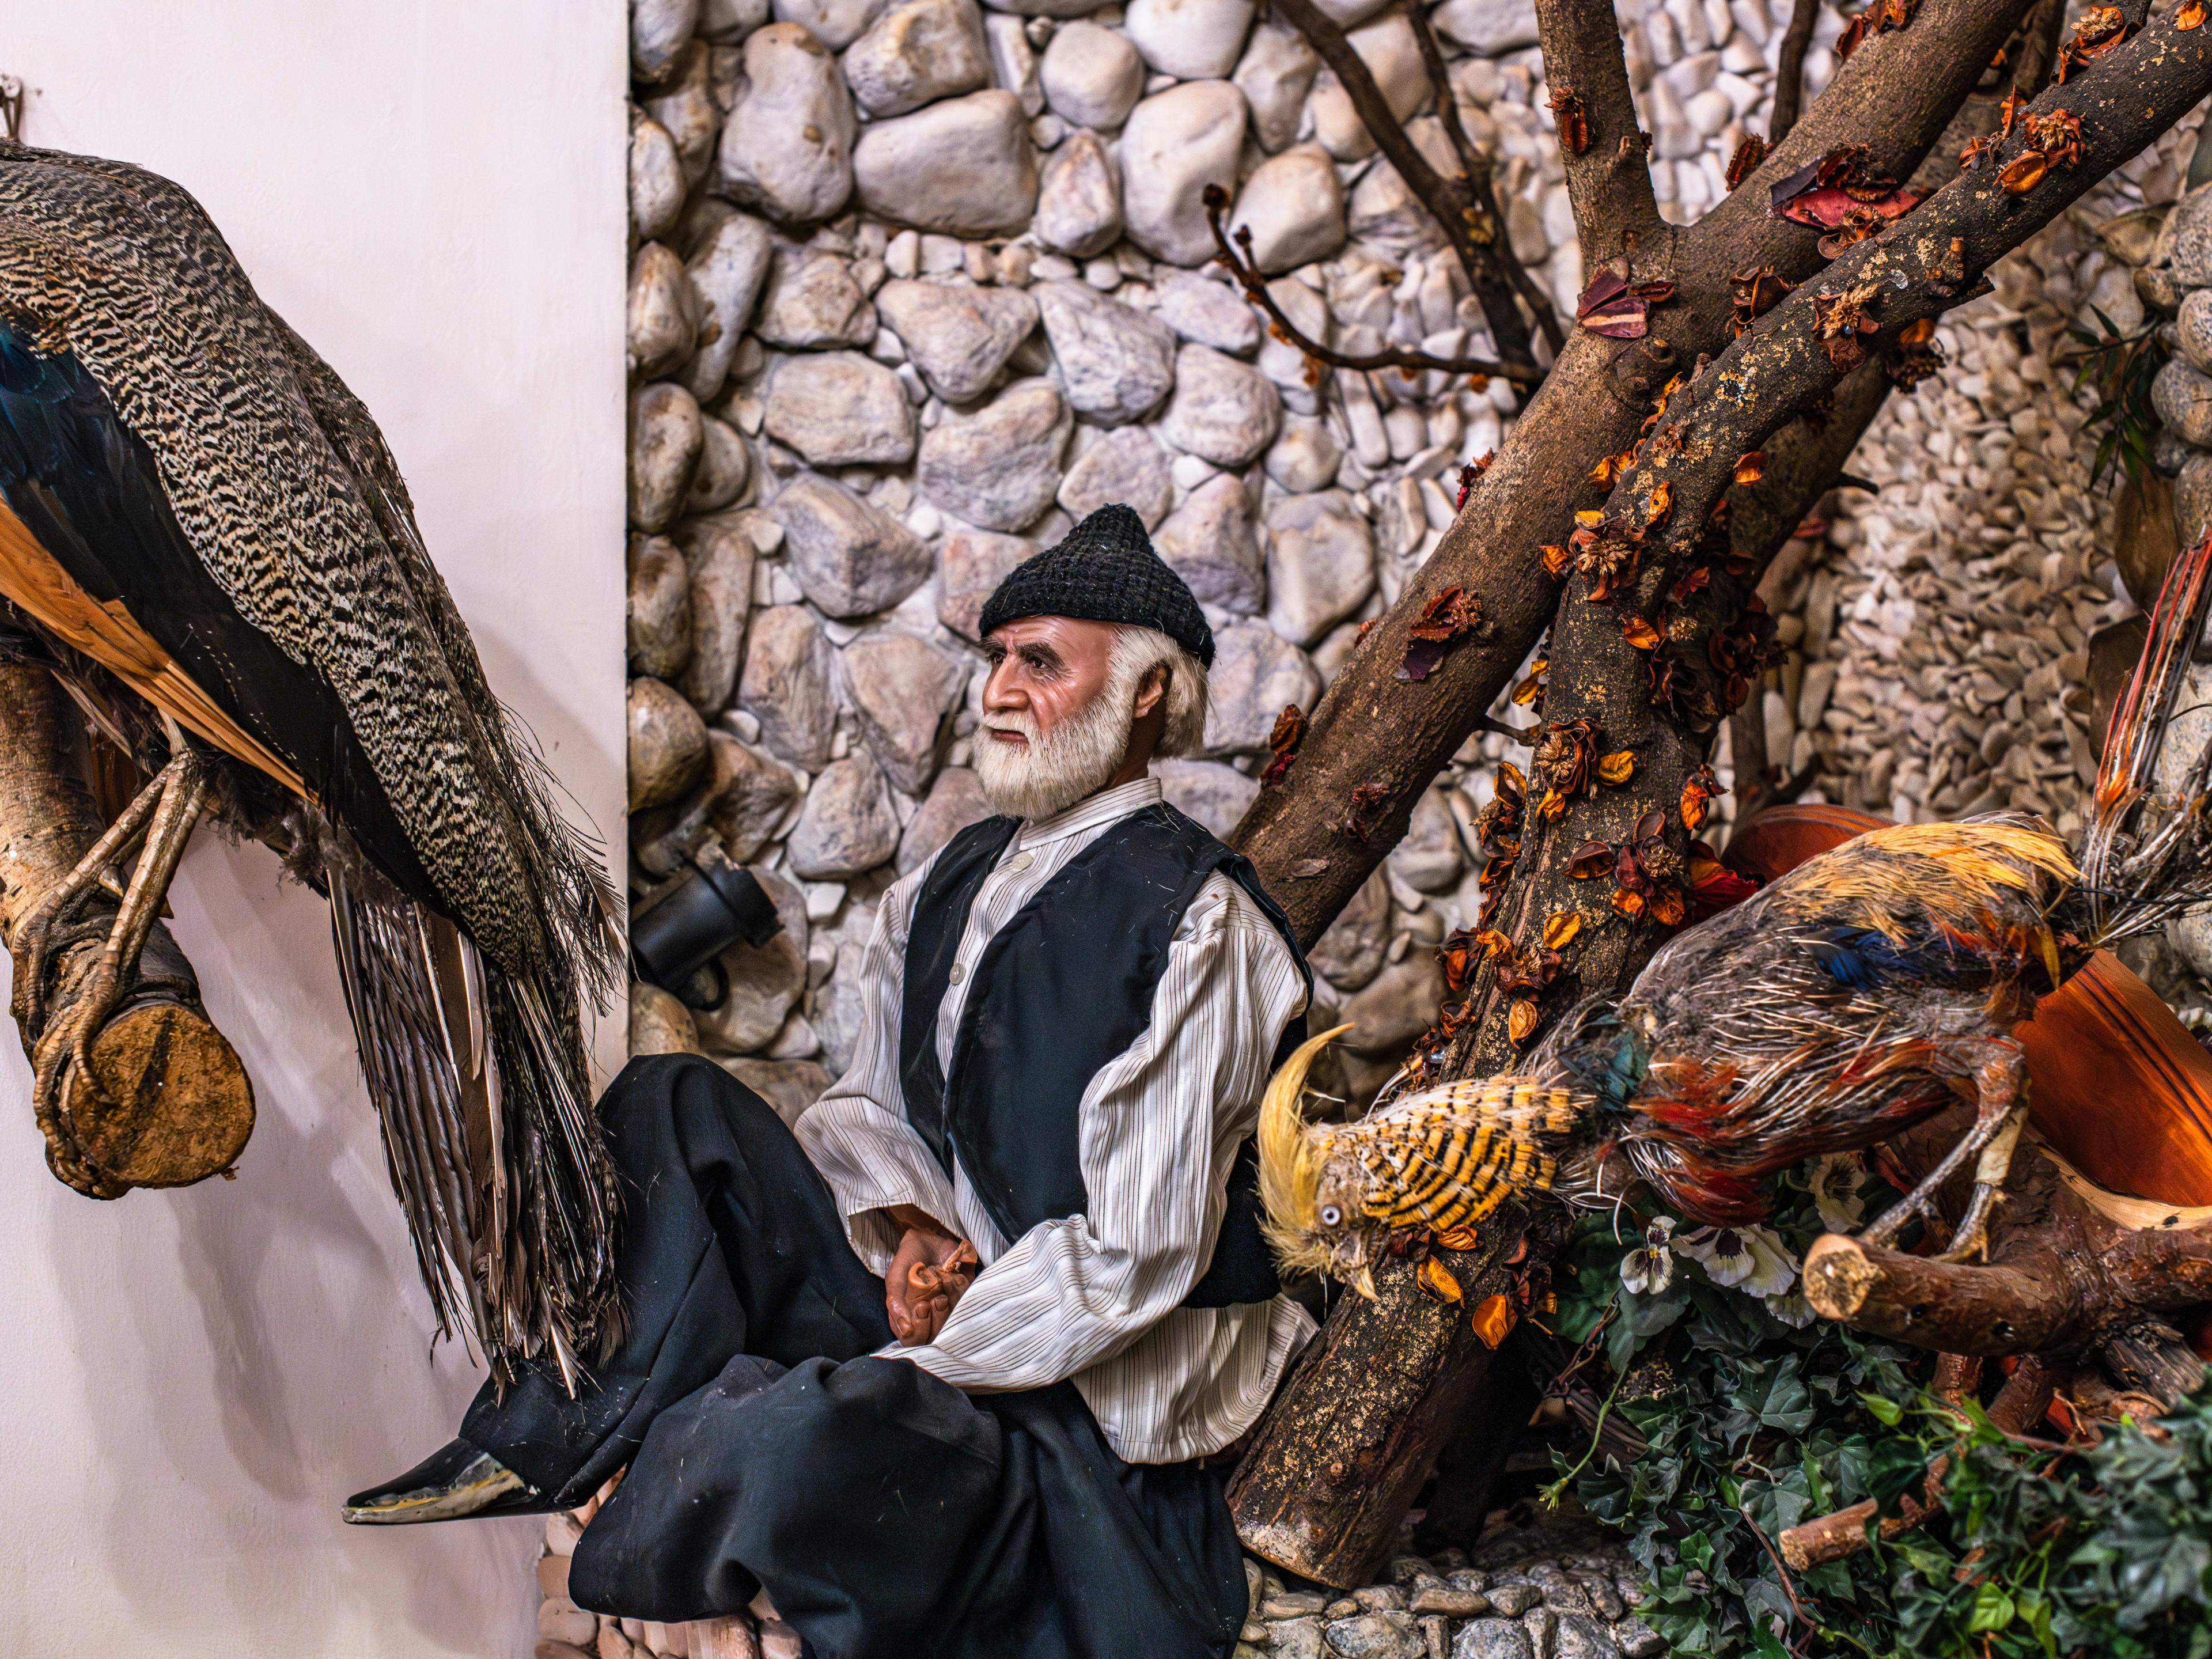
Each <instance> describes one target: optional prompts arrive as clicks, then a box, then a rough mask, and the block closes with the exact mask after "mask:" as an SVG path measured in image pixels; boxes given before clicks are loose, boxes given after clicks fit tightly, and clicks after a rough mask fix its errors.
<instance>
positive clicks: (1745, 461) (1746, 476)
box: [1735, 449, 1766, 484]
mask: <svg viewBox="0 0 2212 1659" xmlns="http://www.w3.org/2000/svg"><path fill="white" fill-rule="evenodd" d="M1765 476H1766V452H1765V450H1763V449H1754V450H1753V451H1752V452H1751V453H1748V454H1747V455H1744V456H1742V457H1741V458H1740V459H1738V460H1737V462H1736V464H1735V481H1736V482H1737V483H1740V484H1753V483H1758V482H1759V480H1760V479H1761V478H1763V477H1765Z"/></svg>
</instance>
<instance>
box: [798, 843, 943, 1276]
mask: <svg viewBox="0 0 2212 1659" xmlns="http://www.w3.org/2000/svg"><path fill="white" fill-rule="evenodd" d="M927 868H928V866H923V868H922V869H921V870H917V871H915V872H914V873H913V874H912V875H910V876H908V877H907V878H905V879H904V880H902V881H900V882H899V883H897V884H896V885H894V886H893V887H892V888H891V890H890V891H889V892H887V893H885V894H884V896H883V901H882V902H881V903H880V904H879V905H878V907H877V909H876V930H875V936H874V938H872V939H871V940H870V941H869V943H868V948H867V952H866V964H865V966H864V968H863V970H862V982H863V984H864V986H865V987H866V988H865V990H864V991H863V992H862V1001H861V1016H860V1040H859V1042H858V1043H857V1044H856V1045H855V1047H854V1050H853V1063H852V1065H851V1066H848V1067H847V1068H846V1071H845V1074H844V1076H842V1077H841V1078H839V1079H837V1081H836V1083H835V1084H834V1085H831V1086H830V1089H829V1092H828V1093H827V1094H825V1095H823V1097H821V1099H819V1100H817V1102H815V1103H814V1104H813V1105H812V1106H811V1107H810V1108H808V1109H807V1110H806V1112H805V1115H803V1116H801V1117H800V1118H799V1125H798V1129H797V1133H798V1136H799V1146H801V1147H802V1148H803V1149H804V1150H805V1153H806V1156H807V1158H808V1159H809V1160H810V1161H811V1162H812V1164H813V1165H814V1167H815V1168H816V1169H817V1170H820V1171H821V1172H822V1178H823V1180H824V1181H826V1182H829V1191H830V1194H831V1195H832V1196H834V1197H835V1198H836V1200H837V1208H838V1210H839V1212H841V1213H842V1215H843V1216H844V1218H845V1233H846V1237H848V1238H849V1239H851V1241H852V1243H853V1250H854V1254H855V1255H858V1256H859V1257H860V1260H861V1261H865V1262H866V1263H867V1264H868V1267H869V1270H870V1271H871V1272H872V1273H882V1272H883V1271H884V1269H885V1268H886V1267H889V1266H890V1259H891V1253H892V1252H893V1251H894V1250H896V1249H897V1248H898V1238H897V1230H896V1228H894V1227H893V1226H891V1225H890V1223H889V1222H888V1221H887V1220H885V1219H884V1218H883V1217H882V1216H881V1215H879V1214H878V1213H877V1212H878V1211H881V1210H884V1209H888V1208H890V1206H892V1205H895V1204H911V1205H913V1206H915V1208H916V1209H919V1210H921V1211H924V1212H927V1213H928V1214H930V1215H932V1216H934V1217H935V1218H937V1219H938V1221H939V1223H941V1224H942V1225H943V1226H944V1227H945V1231H948V1232H951V1233H956V1234H957V1233H959V1232H960V1231H962V1228H961V1225H960V1216H959V1211H958V1209H957V1206H955V1204H954V1202H953V1194H952V1183H951V1182H950V1181H949V1180H947V1179H946V1177H945V1171H944V1170H943V1169H942V1168H941V1167H940V1166H939V1164H938V1162H937V1160H936V1158H933V1156H931V1154H930V1151H929V1148H928V1147H927V1146H926V1145H924V1144H923V1142H922V1139H921V1136H920V1135H918V1134H916V1133H915V1131H914V1126H913V1125H912V1124H910V1123H908V1121H906V1112H905V1107H904V1099H903V1097H902V1095H901V1094H900V1092H899V1081H898V1052H899V1046H898V1020H899V1011H900V1006H901V1003H902V998H903V995H904V986H905V964H906V935H907V926H908V919H909V917H910V916H911V915H912V914H913V910H914V902H915V890H917V889H918V888H919V886H920V885H921V879H922V878H923V876H924V874H925V873H926V872H927Z"/></svg>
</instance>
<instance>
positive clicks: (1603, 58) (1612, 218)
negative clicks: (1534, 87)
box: [1536, 0, 1665, 271]
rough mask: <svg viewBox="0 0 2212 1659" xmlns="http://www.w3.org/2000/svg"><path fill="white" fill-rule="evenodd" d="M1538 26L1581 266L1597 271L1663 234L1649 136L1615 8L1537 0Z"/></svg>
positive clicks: (1577, 0) (1578, 1)
mask: <svg viewBox="0 0 2212 1659" xmlns="http://www.w3.org/2000/svg"><path fill="white" fill-rule="evenodd" d="M1536 27H1537V28H1538V30H1539V31H1540V32H1541V35H1542V37H1543V47H1544V78H1545V80H1546V82H1548V83H1549V85H1550V86H1551V88H1552V108H1553V115H1554V117H1555V118H1556V121H1557V125H1558V127H1559V157H1560V160H1561V161H1562V162H1563V163H1564V164H1565V167H1566V171H1567V199H1568V201H1569V202H1570V203H1571V204H1572V205H1573V208H1574V211H1575V235H1576V237H1577V240H1579V241H1580V243H1581V245H1582V251H1583V270H1586V271H1595V270H1596V269H1597V268H1598V267H1599V266H1600V265H1602V264H1607V263H1608V262H1610V261H1612V260H1613V259H1615V258H1620V256H1622V255H1623V254H1632V253H1633V252H1636V251H1637V250H1638V249H1640V248H1641V247H1643V246H1644V245H1646V244H1647V243H1650V242H1653V241H1654V240H1655V239H1656V238H1658V237H1660V236H1661V235H1662V227H1663V226H1664V225H1665V221H1664V220H1662V218H1661V217H1660V216H1659V204H1658V202H1657V200H1656V198H1655V197H1653V195H1652V193H1651V168H1650V166H1649V164H1648V163H1647V162H1646V161H1645V160H1644V156H1645V154H1646V152H1647V151H1648V150H1649V149H1650V143H1651V140H1650V136H1649V135H1648V134H1646V133H1644V131H1642V130H1641V129H1640V128H1639V127H1638V125H1637V120H1636V100H1635V98H1634V97H1633V96H1632V94H1631V93H1630V91H1629V86H1628V63H1627V60H1626V58H1625V57H1623V55H1622V52H1621V45H1620V27H1619V26H1618V25H1617V24H1616V23H1615V22H1614V21H1613V10H1612V8H1610V7H1602V8H1601V7H1596V6H1591V5H1587V4H1583V3H1581V0H1537V4H1536Z"/></svg>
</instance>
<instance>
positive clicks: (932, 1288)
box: [884, 1205, 981, 1347]
mask: <svg viewBox="0 0 2212 1659" xmlns="http://www.w3.org/2000/svg"><path fill="white" fill-rule="evenodd" d="M889 1213H890V1218H891V1219H892V1220H893V1221H894V1222H895V1223H896V1224H897V1225H900V1226H902V1227H903V1228H904V1229H905V1231H904V1232H903V1233H902V1235H901V1236H900V1238H899V1244H898V1249H897V1250H896V1252H895V1253H894V1254H893V1255H892V1256H891V1264H890V1269H889V1270H888V1271H887V1272H886V1273H884V1309H885V1310H886V1312H888V1313H889V1315H890V1326H891V1334H892V1335H893V1336H895V1337H896V1338H897V1339H898V1340H900V1341H901V1342H902V1343H904V1344H906V1346H908V1347H918V1346H921V1345H922V1344H924V1343H927V1342H934V1341H935V1340H937V1334H938V1333H939V1331H941V1330H943V1329H944V1328H945V1320H946V1318H947V1317H948V1316H950V1315H951V1312H952V1304H954V1303H956V1302H957V1301H958V1300H959V1299H960V1297H961V1294H962V1292H963V1291H966V1290H967V1288H968V1287H969V1285H971V1284H973V1283H974V1282H975V1274H976V1272H977V1269H978V1268H979V1267H980V1266H981V1262H980V1261H979V1260H978V1259H977V1257H976V1255H975V1246H974V1245H973V1244H970V1243H969V1242H968V1241H967V1240H966V1239H964V1238H957V1237H954V1236H953V1235H952V1234H951V1233H949V1232H947V1231H945V1229H944V1227H943V1226H942V1225H940V1224H939V1222H938V1221H937V1220H936V1219H935V1218H933V1217H931V1216H929V1215H927V1214H925V1213H924V1212H921V1211H920V1210H917V1209H915V1208H914V1206H911V1205H901V1206H898V1207H897V1208H896V1209H893V1210H891V1211H890V1212H889Z"/></svg>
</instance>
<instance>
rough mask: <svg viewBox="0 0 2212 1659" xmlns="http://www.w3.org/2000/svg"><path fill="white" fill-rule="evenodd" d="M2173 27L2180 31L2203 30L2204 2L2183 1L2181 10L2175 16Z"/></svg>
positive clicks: (2201, 0) (2202, 0) (2200, 0)
mask: <svg viewBox="0 0 2212 1659" xmlns="http://www.w3.org/2000/svg"><path fill="white" fill-rule="evenodd" d="M2173 27H2176V28H2178V29H2201V28H2203V27H2204V0H2183V5H2182V8H2181V9H2180V10H2179V11H2178V12H2176V13H2174V14H2173Z"/></svg>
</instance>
